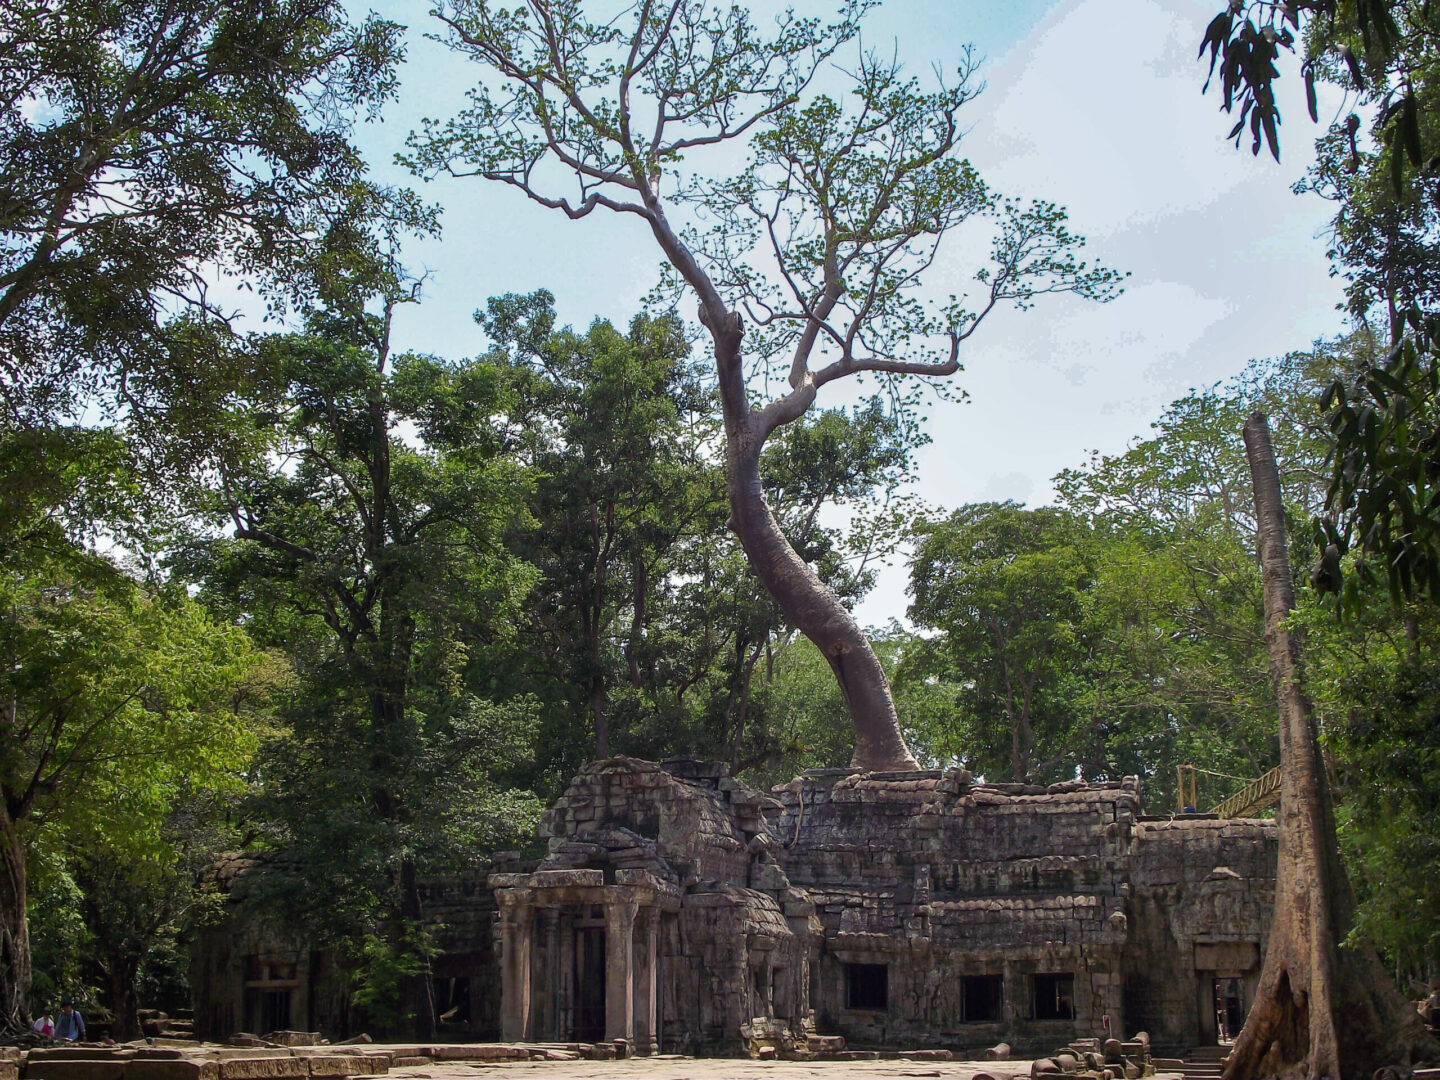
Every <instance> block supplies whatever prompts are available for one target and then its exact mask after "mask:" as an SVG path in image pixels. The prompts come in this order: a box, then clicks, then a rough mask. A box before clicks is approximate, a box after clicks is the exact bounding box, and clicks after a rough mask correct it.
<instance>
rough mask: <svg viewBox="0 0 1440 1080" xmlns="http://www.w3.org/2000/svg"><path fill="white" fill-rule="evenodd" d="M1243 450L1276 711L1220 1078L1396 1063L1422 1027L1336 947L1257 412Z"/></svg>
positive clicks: (1306, 716)
mask: <svg viewBox="0 0 1440 1080" xmlns="http://www.w3.org/2000/svg"><path fill="white" fill-rule="evenodd" d="M1245 453H1246V457H1247V458H1248V460H1249V462H1250V474H1251V477H1252V479H1253V481H1254V485H1255V518H1256V533H1257V546H1258V549H1259V557H1260V573H1261V580H1262V582H1263V585H1264V592H1265V640H1266V644H1267V645H1268V647H1269V652H1270V673H1271V677H1272V678H1273V679H1274V682H1275V692H1276V696H1277V698H1278V699H1279V710H1280V769H1281V772H1280V784H1281V788H1280V791H1281V794H1280V810H1279V818H1280V821H1279V824H1280V861H1279V866H1278V869H1277V873H1276V881H1275V913H1274V917H1273V921H1272V922H1271V927H1270V941H1269V945H1268V947H1267V948H1266V952H1265V962H1264V965H1263V967H1262V968H1261V972H1260V983H1259V987H1258V988H1257V990H1256V994H1255V1001H1254V1004H1253V1005H1252V1006H1251V1008H1250V1013H1249V1015H1248V1016H1247V1017H1246V1018H1245V1027H1244V1029H1243V1030H1242V1031H1241V1033H1240V1036H1239V1038H1238V1039H1236V1041H1235V1048H1234V1050H1233V1051H1231V1054H1230V1057H1229V1060H1228V1062H1227V1064H1226V1066H1225V1073H1224V1080H1252V1078H1258V1077H1271V1076H1276V1077H1279V1076H1283V1077H1287V1078H1288V1077H1294V1078H1304V1080H1320V1078H1322V1077H1324V1078H1332V1080H1361V1078H1365V1077H1369V1076H1370V1075H1371V1074H1372V1073H1373V1072H1374V1071H1375V1070H1376V1069H1377V1068H1379V1067H1381V1066H1383V1065H1387V1064H1398V1063H1402V1062H1407V1063H1408V1060H1409V1057H1410V1053H1411V1051H1412V1049H1413V1048H1414V1047H1416V1046H1417V1045H1418V1044H1419V1040H1420V1039H1422V1038H1423V1033H1422V1032H1421V1031H1420V1030H1419V1023H1418V1020H1417V1017H1416V1016H1415V1013H1414V1011H1413V1010H1411V1009H1409V1008H1407V1007H1406V1005H1405V1003H1404V1002H1403V1001H1402V1000H1401V999H1400V995H1399V993H1398V992H1397V991H1396V989H1395V987H1394V985H1393V984H1392V983H1391V982H1390V978H1389V976H1388V975H1387V974H1386V972H1385V971H1384V970H1383V968H1382V967H1381V965H1380V961H1379V958H1378V957H1377V956H1376V954H1375V951H1374V950H1373V949H1372V948H1371V947H1370V946H1369V945H1368V944H1365V943H1363V942H1362V943H1358V944H1355V945H1345V946H1343V947H1342V945H1341V943H1342V942H1343V941H1344V940H1345V937H1346V935H1347V934H1348V933H1349V932H1350V929H1351V927H1352V926H1353V923H1354V910H1355V901H1354V896H1353V894H1352V893H1351V891H1350V882H1349V879H1348V878H1347V877H1346V875H1345V867H1344V865H1343V864H1342V863H1341V861H1340V849H1339V845H1338V843H1337V841H1336V836H1335V809H1334V803H1333V800H1332V795H1331V791H1330V786H1329V780H1328V777H1327V775H1326V772H1325V767H1324V762H1323V761H1322V759H1321V756H1320V745H1319V742H1318V739H1317V731H1316V727H1315V719H1314V713H1313V711H1312V709H1311V706H1310V701H1309V698H1308V697H1307V696H1306V694H1305V688H1304V676H1303V672H1302V665H1301V660H1302V654H1301V645H1300V641H1299V638H1298V636H1297V635H1295V634H1292V633H1291V632H1290V631H1289V630H1288V629H1287V628H1286V626H1285V620H1286V618H1287V616H1288V615H1289V614H1290V612H1291V610H1292V609H1293V608H1294V606H1295V587H1294V582H1293V579H1292V578H1291V576H1290V560H1289V555H1288V552H1287V550H1286V540H1285V516H1284V509H1283V506H1282V504H1281V497H1280V474H1279V470H1278V469H1277V468H1276V465H1275V452H1274V449H1273V447H1272V446H1271V443H1270V428H1269V423H1268V421H1267V420H1266V417H1265V415H1264V414H1263V413H1256V414H1255V415H1253V416H1252V417H1250V419H1249V420H1248V421H1246V424H1245Z"/></svg>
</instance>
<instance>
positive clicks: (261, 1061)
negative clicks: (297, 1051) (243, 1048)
mask: <svg viewBox="0 0 1440 1080" xmlns="http://www.w3.org/2000/svg"><path fill="white" fill-rule="evenodd" d="M308 1075H310V1070H309V1069H308V1068H307V1067H306V1059H305V1058H297V1057H293V1056H290V1055H285V1056H281V1055H279V1054H276V1055H272V1056H271V1057H243V1058H229V1059H225V1058H222V1059H221V1060H220V1080H271V1078H274V1077H285V1076H308Z"/></svg>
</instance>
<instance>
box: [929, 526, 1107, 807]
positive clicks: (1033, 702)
mask: <svg viewBox="0 0 1440 1080" xmlns="http://www.w3.org/2000/svg"><path fill="white" fill-rule="evenodd" d="M1085 532H1086V528H1085V525H1084V523H1083V522H1081V521H1079V520H1077V519H1076V518H1074V517H1073V516H1072V515H1070V514H1067V513H1065V512H1063V511H1060V510H1054V509H1050V508H1042V509H1039V510H1025V509H1023V508H1021V507H1019V506H1017V505H1015V504H1014V503H978V504H975V505H971V506H965V507H961V508H960V509H959V510H956V511H954V512H953V513H952V514H950V516H949V517H947V518H945V519H944V520H941V521H932V522H924V523H921V524H920V525H919V526H918V528H917V541H918V542H917V544H916V549H915V557H914V559H913V561H912V562H911V579H910V581H911V584H910V589H911V592H912V594H913V595H914V597H915V600H914V603H913V604H911V606H910V612H909V614H910V618H911V619H912V620H913V621H914V622H915V624H916V625H917V626H919V627H921V628H923V629H929V630H936V631H939V632H940V633H939V634H938V635H937V636H936V637H935V638H932V639H930V640H928V641H926V642H925V647H924V648H923V650H921V652H920V654H919V656H917V657H916V659H915V661H914V666H913V670H914V672H915V674H912V675H911V676H910V677H911V678H914V677H916V676H918V675H923V676H929V677H932V678H937V677H943V678H944V679H946V680H947V681H949V682H950V683H951V684H952V685H954V686H955V688H956V690H957V698H958V704H959V705H960V711H959V715H958V716H957V717H956V718H955V723H956V724H957V726H959V727H961V728H962V729H964V732H965V734H964V736H962V738H961V739H960V742H961V744H962V745H966V746H969V747H971V748H972V749H970V750H969V751H968V752H967V753H966V761H965V764H966V765H968V766H969V767H970V768H972V769H974V770H976V771H977V772H981V773H984V774H986V775H989V776H990V777H992V778H994V779H999V778H1000V777H1001V776H1008V778H1010V779H1013V780H1015V781H1016V782H1017V783H1025V782H1030V781H1034V780H1039V779H1041V778H1042V777H1043V778H1047V779H1056V778H1063V776H1064V774H1066V773H1067V772H1069V773H1073V771H1074V768H1075V762H1074V758H1073V756H1072V754H1073V749H1074V748H1073V747H1072V745H1071V744H1072V743H1073V741H1074V738H1075V736H1076V735H1077V734H1078V733H1079V732H1078V731H1077V730H1076V729H1077V728H1083V726H1084V717H1083V714H1081V713H1080V712H1079V710H1078V709H1077V708H1076V705H1077V701H1076V700H1075V698H1076V694H1075V687H1074V685H1073V680H1074V677H1075V676H1076V675H1077V674H1078V670H1077V669H1078V668H1079V666H1080V665H1081V664H1082V663H1083V657H1084V654H1085V642H1084V633H1085V631H1084V629H1083V627H1082V625H1081V623H1082V620H1083V599H1082V597H1083V594H1084V592H1085V590H1086V589H1087V588H1088V587H1089V586H1090V584H1091V582H1092V581H1093V578H1094V570H1093V568H1092V567H1091V566H1090V565H1089V564H1088V560H1087V559H1086V557H1085V555H1083V554H1082V553H1081V550H1080V548H1082V547H1083V546H1084V544H1085V539H1086V538H1085V535H1084V534H1085ZM1038 747H1044V751H1043V753H1042V754H1041V755H1040V756H1039V757H1037V748H1038ZM1067 751H1070V752H1068V753H1067ZM1056 770H1059V774H1058V775H1056V776H1052V775H1051V774H1052V773H1055V772H1056Z"/></svg>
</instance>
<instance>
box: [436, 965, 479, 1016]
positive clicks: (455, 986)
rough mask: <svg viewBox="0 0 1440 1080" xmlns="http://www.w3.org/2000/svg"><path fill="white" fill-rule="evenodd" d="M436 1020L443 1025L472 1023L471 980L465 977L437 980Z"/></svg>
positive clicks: (458, 976)
mask: <svg viewBox="0 0 1440 1080" xmlns="http://www.w3.org/2000/svg"><path fill="white" fill-rule="evenodd" d="M435 999H436V1000H435V1012H436V1013H437V1014H438V1015H437V1017H436V1019H438V1020H439V1021H440V1023H442V1024H468V1023H470V1019H471V1018H470V979H469V977H468V976H465V975H457V976H455V977H454V978H449V979H447V978H438V979H436V980H435Z"/></svg>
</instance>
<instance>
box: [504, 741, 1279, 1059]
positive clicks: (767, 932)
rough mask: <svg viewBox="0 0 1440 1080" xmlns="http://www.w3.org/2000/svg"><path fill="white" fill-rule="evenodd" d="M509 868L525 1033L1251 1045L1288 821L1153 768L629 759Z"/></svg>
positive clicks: (611, 768)
mask: <svg viewBox="0 0 1440 1080" xmlns="http://www.w3.org/2000/svg"><path fill="white" fill-rule="evenodd" d="M541 832H542V835H543V836H544V837H545V838H546V839H547V840H548V847H549V850H548V853H547V854H546V856H545V857H544V858H543V859H542V860H541V861H540V862H539V863H538V864H537V865H535V866H534V867H533V869H527V871H526V872H504V873H493V874H491V875H490V876H489V886H490V888H491V889H492V890H493V892H494V898H495V901H496V902H497V904H498V918H497V919H496V931H497V936H498V938H499V942H498V945H499V948H498V949H497V950H496V953H498V956H496V953H492V954H491V956H492V963H493V960H494V959H498V960H499V967H500V981H501V1000H500V1001H499V1003H498V1005H499V1014H500V1015H499V1021H500V1023H499V1027H500V1031H499V1034H500V1036H501V1037H502V1038H504V1039H506V1040H534V1041H580V1042H589V1041H598V1040H602V1039H603V1040H615V1039H624V1040H627V1041H628V1042H629V1044H630V1045H631V1047H633V1049H634V1050H635V1051H636V1052H639V1053H654V1052H657V1051H658V1052H667V1053H673V1052H690V1053H737V1052H746V1051H750V1052H754V1051H755V1050H756V1049H757V1048H760V1047H763V1046H766V1045H770V1046H775V1047H777V1048H778V1049H780V1050H785V1049H792V1050H794V1049H803V1048H804V1046H805V1045H806V1044H807V1042H808V1041H809V1040H811V1039H812V1038H814V1037H815V1036H817V1035H821V1036H823V1035H827V1034H829V1035H841V1036H844V1037H845V1039H846V1040H847V1041H848V1042H849V1043H850V1045H852V1046H862V1047H902V1048H924V1047H945V1048H950V1049H965V1048H970V1049H972V1050H973V1049H976V1048H980V1047H984V1046H989V1045H991V1044H994V1043H997V1042H1002V1041H1003V1042H1008V1043H1010V1044H1011V1046H1012V1047H1013V1048H1014V1050H1015V1052H1016V1053H1017V1054H1026V1053H1030V1052H1041V1051H1048V1050H1051V1049H1053V1048H1054V1047H1056V1046H1058V1045H1061V1044H1063V1043H1065V1042H1067V1041H1068V1040H1070V1039H1073V1038H1077V1037H1086V1036H1093V1035H1104V1034H1113V1035H1114V1036H1115V1037H1117V1038H1122V1039H1123V1038H1125V1037H1126V1036H1127V1035H1128V1034H1133V1033H1134V1032H1137V1031H1140V1030H1145V1031H1147V1032H1149V1034H1150V1038H1151V1043H1152V1045H1154V1046H1155V1047H1157V1048H1160V1049H1166V1048H1171V1049H1175V1050H1179V1049H1182V1048H1187V1047H1191V1046H1195V1045H1198V1044H1205V1043H1214V1042H1215V1041H1216V1040H1217V1038H1219V1037H1221V1036H1223V1035H1225V1034H1231V1035H1233V1034H1234V1032H1233V1031H1229V1032H1227V1030H1226V1029H1227V1027H1229V1026H1230V1025H1232V1024H1234V1023H1235V1022H1236V1018H1237V1017H1243V1015H1244V1009H1245V1007H1246V1006H1247V1005H1248V1003H1249V998H1250V994H1251V992H1252V991H1253V988H1254V984H1255V981H1256V979H1257V978H1258V975H1259V969H1260V959H1261V956H1262V954H1263V952H1264V949H1265V943H1266V935H1267V931H1268V920H1269V914H1270V910H1271V905H1272V900H1273V894H1274V884H1275V859H1276V850H1277V834H1276V829H1275V825H1274V823H1273V822H1270V821H1263V820H1222V819H1218V818H1215V817H1213V816H1210V815H1195V814H1186V815H1179V816H1167V817H1147V816H1145V815H1143V814H1142V813H1141V805H1140V790H1139V784H1138V781H1136V780H1134V779H1133V778H1130V779H1126V780H1122V781H1119V782H1113V783H1084V782H1081V781H1073V782H1067V783H1061V784H1052V785H1050V786H1048V787H1038V786H1029V785H1018V784H985V783H976V782H974V780H973V779H972V778H971V776H970V775H969V773H968V772H966V771H964V770H959V769H950V770H946V771H944V772H935V771H932V772H905V773H891V774H885V773H862V772H856V771H854V770H848V769H844V770H814V771H811V772H807V773H806V774H805V775H803V776H801V777H799V778H797V779H795V780H793V781H791V782H790V783H789V784H787V785H785V786H783V787H778V788H775V789H774V790H773V791H772V792H771V793H770V794H768V795H767V794H764V793H762V792H759V791H756V790H754V789H752V788H750V787H748V786H746V785H745V784H743V783H741V782H739V781H737V780H735V779H733V778H732V777H730V776H729V775H728V771H727V769H726V767H725V766H724V765H720V764H715V763H702V762H696V761H689V760H682V761H670V762H666V763H664V764H663V765H661V764H653V763H650V762H646V761H639V760H635V759H631V758H624V757H619V758H611V759H609V760H605V761H597V762H595V763H593V764H591V765H589V766H587V767H586V768H585V769H584V770H582V771H581V773H580V774H579V775H578V776H577V777H576V778H575V779H574V781H573V782H572V783H571V785H570V787H569V789H568V790H567V792H566V793H565V796H564V797H563V798H561V799H560V800H559V801H558V802H557V803H556V804H555V806H554V807H552V808H551V809H550V810H549V811H548V812H547V813H546V815H545V817H544V819H543V822H542V825H541Z"/></svg>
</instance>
